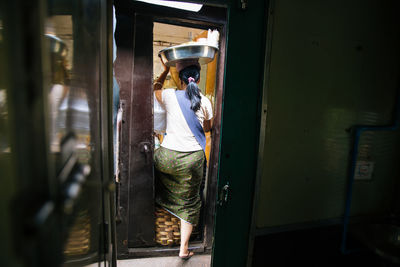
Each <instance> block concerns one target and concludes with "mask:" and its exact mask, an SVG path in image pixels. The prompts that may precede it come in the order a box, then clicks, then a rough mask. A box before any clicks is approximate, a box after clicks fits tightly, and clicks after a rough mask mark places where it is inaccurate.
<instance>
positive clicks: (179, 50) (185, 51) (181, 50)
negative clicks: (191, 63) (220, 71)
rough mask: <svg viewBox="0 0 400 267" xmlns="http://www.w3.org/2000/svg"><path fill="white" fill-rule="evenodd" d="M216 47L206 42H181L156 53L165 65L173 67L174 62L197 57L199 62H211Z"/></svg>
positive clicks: (216, 49)
mask: <svg viewBox="0 0 400 267" xmlns="http://www.w3.org/2000/svg"><path fill="white" fill-rule="evenodd" d="M217 51H218V47H216V46H212V45H207V44H183V45H176V46H171V47H168V48H164V49H163V50H161V51H160V52H159V53H158V55H159V56H160V57H161V59H162V60H163V62H164V63H165V65H167V66H168V67H175V64H176V62H178V61H180V60H183V59H195V58H196V59H198V60H199V63H200V64H207V63H209V62H211V61H212V60H213V59H214V57H215V53H216V52H217Z"/></svg>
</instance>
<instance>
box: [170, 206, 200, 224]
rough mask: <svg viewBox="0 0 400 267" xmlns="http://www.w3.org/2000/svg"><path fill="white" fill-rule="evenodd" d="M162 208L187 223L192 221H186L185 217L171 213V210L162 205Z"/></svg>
mask: <svg viewBox="0 0 400 267" xmlns="http://www.w3.org/2000/svg"><path fill="white" fill-rule="evenodd" d="M162 208H163V209H165V210H166V211H168V212H169V213H171V214H172V215H174V216H175V217H177V218H179V219H181V220H182V221H184V222H187V223H189V224H192V225H193V223H191V222H188V221H186V220H185V219H182V218H181V217H179V216H178V215H176V214H175V213H173V212H172V211H170V210H169V209H166V208H165V207H162Z"/></svg>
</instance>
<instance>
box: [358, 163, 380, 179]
mask: <svg viewBox="0 0 400 267" xmlns="http://www.w3.org/2000/svg"><path fill="white" fill-rule="evenodd" d="M374 164H375V163H374V162H372V161H362V160H360V161H357V163H356V170H355V173H354V179H355V180H370V179H372V172H373V171H374Z"/></svg>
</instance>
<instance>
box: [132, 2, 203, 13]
mask: <svg viewBox="0 0 400 267" xmlns="http://www.w3.org/2000/svg"><path fill="white" fill-rule="evenodd" d="M136 1H139V2H145V3H148V4H153V5H159V6H166V7H172V8H178V9H183V10H188V11H194V12H198V11H199V10H200V9H201V8H202V7H203V5H202V4H194V3H187V2H178V1H163V0H136Z"/></svg>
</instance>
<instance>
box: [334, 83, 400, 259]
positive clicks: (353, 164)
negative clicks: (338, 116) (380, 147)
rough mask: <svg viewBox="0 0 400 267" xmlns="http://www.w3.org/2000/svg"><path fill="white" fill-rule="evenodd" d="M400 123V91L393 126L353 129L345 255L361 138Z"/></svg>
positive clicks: (345, 215)
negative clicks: (368, 132) (364, 134)
mask: <svg viewBox="0 0 400 267" xmlns="http://www.w3.org/2000/svg"><path fill="white" fill-rule="evenodd" d="M399 121H400V89H399V90H398V92H397V101H396V106H395V114H394V121H393V124H392V125H382V126H368V125H356V126H354V127H353V130H354V143H353V150H352V155H351V167H350V174H349V177H350V178H349V179H350V180H349V182H348V185H347V194H346V206H345V212H344V216H343V232H342V244H341V248H340V250H341V252H342V253H343V254H349V253H351V252H352V251H350V250H348V249H347V234H348V226H349V221H350V209H351V200H352V194H353V184H354V172H355V168H356V162H357V156H358V145H359V143H360V137H361V134H362V133H363V132H366V131H395V130H397V129H398V128H399Z"/></svg>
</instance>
